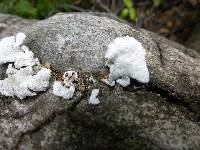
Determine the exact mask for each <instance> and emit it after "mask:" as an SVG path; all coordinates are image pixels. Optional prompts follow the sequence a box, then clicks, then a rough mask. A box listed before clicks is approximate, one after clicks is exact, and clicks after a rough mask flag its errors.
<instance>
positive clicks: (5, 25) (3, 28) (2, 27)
mask: <svg viewBox="0 0 200 150" xmlns="http://www.w3.org/2000/svg"><path fill="white" fill-rule="evenodd" d="M34 22H36V20H26V19H23V18H20V17H17V16H12V15H8V14H0V39H1V38H2V37H5V36H11V35H13V34H16V33H17V32H19V31H22V30H23V29H24V27H25V26H29V25H31V24H33V23H34Z"/></svg>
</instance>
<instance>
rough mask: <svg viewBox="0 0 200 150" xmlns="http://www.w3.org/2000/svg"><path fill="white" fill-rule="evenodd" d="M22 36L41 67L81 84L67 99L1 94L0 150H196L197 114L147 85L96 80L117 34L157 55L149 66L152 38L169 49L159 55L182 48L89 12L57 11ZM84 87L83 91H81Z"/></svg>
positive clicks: (155, 48) (156, 51) (155, 50)
mask: <svg viewBox="0 0 200 150" xmlns="http://www.w3.org/2000/svg"><path fill="white" fill-rule="evenodd" d="M23 31H24V32H25V33H26V34H27V40H26V45H28V46H29V48H30V49H31V50H32V51H34V53H35V55H36V56H37V57H38V58H39V59H40V60H41V61H42V62H43V64H45V63H48V64H51V66H52V70H53V71H54V72H55V71H56V70H57V71H60V72H63V71H66V70H68V69H73V70H76V71H79V76H80V80H79V83H78V84H77V85H76V89H77V92H76V94H75V96H74V98H73V99H72V100H71V101H67V100H64V99H62V98H59V97H56V96H53V95H52V85H51V86H50V88H49V89H48V91H46V92H44V93H40V94H38V96H36V97H33V98H28V99H26V100H23V101H20V100H18V99H15V98H5V97H0V100H1V103H0V116H1V117H0V133H1V135H0V149H24V150H27V149H50V150H51V149H73V150H74V149H76V150H79V149H81V150H88V149H97V150H98V149H99V150H100V149H101V150H102V149H127V150H128V149H199V145H200V132H199V131H200V127H199V120H198V116H197V115H196V114H195V113H194V112H192V111H191V107H187V106H184V103H181V102H180V99H176V97H171V96H169V95H168V94H165V92H166V93H167V92H168V91H166V90H165V89H162V90H163V91H165V92H159V90H157V89H153V87H151V84H150V85H141V84H140V83H137V82H136V81H133V80H132V84H131V85H130V86H129V87H127V88H122V87H120V86H118V85H117V86H115V87H114V88H110V87H108V86H106V85H104V84H103V83H101V82H100V81H99V79H100V78H101V77H102V76H103V75H105V74H106V73H107V70H106V69H105V68H104V54H105V51H106V50H107V46H108V44H109V43H110V42H111V41H112V40H113V39H114V38H116V37H118V36H125V35H130V36H134V37H136V38H137V39H138V40H140V41H141V42H142V43H143V44H144V46H145V48H146V49H147V50H148V52H149V53H148V54H149V55H150V56H153V58H155V59H154V62H150V61H149V62H148V63H149V64H151V63H154V64H155V66H157V65H159V64H160V59H159V49H158V46H157V45H156V43H155V41H158V42H161V43H164V44H165V45H167V46H164V47H162V50H164V51H167V50H168V49H169V48H171V49H172V51H173V50H175V51H179V49H181V46H179V45H176V44H173V43H172V45H170V43H171V42H170V41H167V40H166V39H162V38H160V37H157V36H156V35H154V36H155V37H153V35H152V34H151V33H149V32H147V31H145V30H140V29H134V28H132V27H131V26H129V25H127V24H125V23H122V22H118V21H115V20H113V19H108V18H107V17H99V16H97V15H91V14H58V15H55V16H54V17H52V18H49V19H47V20H44V21H40V22H38V23H36V24H34V25H32V26H27V27H26V29H23ZM2 33H4V32H2ZM8 35H9V34H8ZM156 37H157V38H156ZM161 39H162V40H161ZM154 40H155V41H154ZM174 45H176V46H174ZM186 51H187V50H186ZM163 54H165V55H167V54H168V53H166V52H165V53H163ZM166 57H168V56H166ZM187 58H190V57H189V56H187ZM191 59H193V58H192V57H191ZM165 61H166V62H167V61H168V60H165ZM90 75H93V76H94V77H95V78H96V79H97V80H98V82H97V83H96V84H93V83H89V82H88V80H87V77H89V76H90ZM158 77H159V76H158ZM53 80H54V79H53V78H52V81H53ZM51 83H52V82H51ZM82 86H83V87H86V88H84V90H82V91H81V90H79V89H80V87H82ZM94 88H99V89H100V94H99V100H100V102H101V103H100V104H99V105H97V106H92V105H89V104H88V98H89V96H90V93H91V90H92V89H94ZM163 93H164V94H163ZM189 108H190V109H189Z"/></svg>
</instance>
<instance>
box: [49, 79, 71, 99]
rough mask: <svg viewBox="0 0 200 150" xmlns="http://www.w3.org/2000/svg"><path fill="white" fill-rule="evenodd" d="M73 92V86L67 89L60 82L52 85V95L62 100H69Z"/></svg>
mask: <svg viewBox="0 0 200 150" xmlns="http://www.w3.org/2000/svg"><path fill="white" fill-rule="evenodd" d="M74 92H75V87H74V85H73V84H72V85H71V86H69V87H66V86H65V85H64V84H62V82H61V81H55V82H54V84H53V94H54V95H56V96H60V97H62V98H64V99H70V98H72V97H73V95H74Z"/></svg>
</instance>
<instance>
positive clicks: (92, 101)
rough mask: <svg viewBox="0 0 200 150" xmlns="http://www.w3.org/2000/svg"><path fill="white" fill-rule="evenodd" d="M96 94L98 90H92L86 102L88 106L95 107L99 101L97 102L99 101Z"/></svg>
mask: <svg viewBox="0 0 200 150" xmlns="http://www.w3.org/2000/svg"><path fill="white" fill-rule="evenodd" d="M98 94H99V89H94V90H92V93H91V95H90V98H89V100H88V103H89V104H92V105H97V104H99V103H100V101H99V99H98V98H97V96H98Z"/></svg>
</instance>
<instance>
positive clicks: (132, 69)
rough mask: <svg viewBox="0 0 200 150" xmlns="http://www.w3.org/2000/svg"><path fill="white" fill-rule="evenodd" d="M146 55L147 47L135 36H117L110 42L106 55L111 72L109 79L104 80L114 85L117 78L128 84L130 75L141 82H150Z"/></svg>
mask: <svg viewBox="0 0 200 150" xmlns="http://www.w3.org/2000/svg"><path fill="white" fill-rule="evenodd" d="M145 56H146V51H145V49H144V48H143V46H142V44H141V43H140V42H138V41H137V40H136V39H135V38H134V37H129V36H125V37H118V38H116V39H115V40H114V41H113V42H111V43H110V44H109V46H108V51H107V52H106V55H105V58H106V59H107V62H106V65H107V66H108V67H109V68H110V74H109V77H108V79H107V80H105V79H104V80H103V81H104V82H105V83H107V84H108V85H110V86H114V85H115V80H117V83H119V84H121V85H122V86H127V85H129V84H130V78H129V77H131V78H133V79H136V80H137V81H139V82H142V83H148V82H149V71H148V68H147V65H146V59H145ZM119 78H120V79H119Z"/></svg>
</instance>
